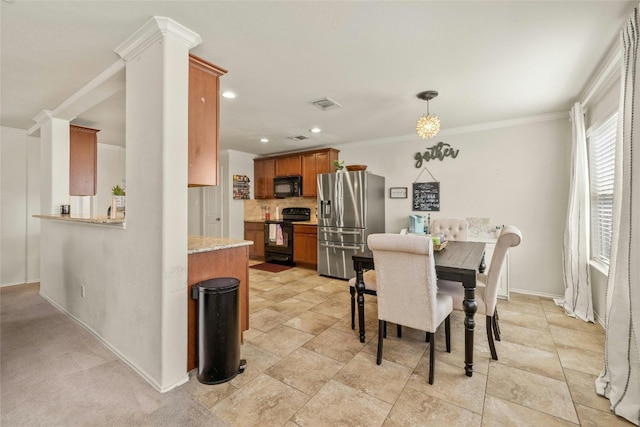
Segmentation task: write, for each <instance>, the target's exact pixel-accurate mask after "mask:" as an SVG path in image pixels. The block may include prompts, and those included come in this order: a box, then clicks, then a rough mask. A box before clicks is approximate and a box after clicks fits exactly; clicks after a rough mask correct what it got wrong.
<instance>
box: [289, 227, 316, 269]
mask: <svg viewBox="0 0 640 427" xmlns="http://www.w3.org/2000/svg"><path fill="white" fill-rule="evenodd" d="M293 261H294V262H295V263H296V264H300V265H301V266H305V267H310V268H314V269H315V268H317V265H318V227H317V226H315V225H305V224H293Z"/></svg>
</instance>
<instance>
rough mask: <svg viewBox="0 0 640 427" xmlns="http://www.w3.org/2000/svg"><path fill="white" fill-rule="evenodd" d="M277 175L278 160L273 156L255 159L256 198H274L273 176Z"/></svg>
mask: <svg viewBox="0 0 640 427" xmlns="http://www.w3.org/2000/svg"><path fill="white" fill-rule="evenodd" d="M275 176H276V161H275V159H273V158H269V157H267V158H264V159H255V160H254V161H253V180H254V181H255V190H254V191H255V193H254V197H255V198H256V199H273V178H274V177H275Z"/></svg>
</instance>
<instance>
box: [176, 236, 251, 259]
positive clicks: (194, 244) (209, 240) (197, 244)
mask: <svg viewBox="0 0 640 427" xmlns="http://www.w3.org/2000/svg"><path fill="white" fill-rule="evenodd" d="M250 245H253V242H252V241H251V240H239V239H227V238H222V237H207V236H194V235H191V234H190V235H189V243H188V248H187V254H189V255H191V254H197V253H201V252H211V251H219V250H223V249H230V248H238V247H241V246H250Z"/></svg>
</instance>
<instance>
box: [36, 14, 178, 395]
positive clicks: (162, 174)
mask: <svg viewBox="0 0 640 427" xmlns="http://www.w3.org/2000/svg"><path fill="white" fill-rule="evenodd" d="M150 22H151V21H150ZM148 24H149V23H148ZM151 24H152V26H153V23H152V22H151ZM174 24H175V23H174ZM175 25H179V24H175ZM173 27H174V25H172V28H173ZM148 29H149V28H148ZM156 31H157V28H156ZM187 33H188V30H186V29H185V30H184V31H181V37H180V38H178V37H170V36H163V37H161V38H157V39H156V38H154V33H153V32H152V31H146V32H144V31H143V32H141V33H139V34H142V35H144V36H148V37H149V38H150V39H149V42H148V43H141V45H140V46H139V47H140V49H139V50H136V49H131V50H128V49H123V51H124V52H125V54H130V53H131V54H133V55H134V57H133V58H129V59H131V60H129V61H128V62H127V66H126V82H127V83H126V85H127V87H126V119H127V128H126V141H127V144H126V178H127V223H126V229H118V228H113V227H109V226H103V225H83V224H79V223H67V222H61V221H48V220H44V221H42V224H41V230H42V233H41V249H42V252H41V253H42V263H41V271H42V278H41V288H40V289H41V294H42V295H43V296H45V297H46V298H48V299H49V300H50V301H52V302H53V303H55V304H57V305H58V306H59V307H61V308H62V309H64V310H65V311H67V312H68V313H69V314H70V315H72V316H74V317H75V318H76V319H78V320H79V321H80V322H82V323H83V324H85V325H86V326H87V327H88V328H89V329H91V330H92V331H94V332H95V333H96V334H97V335H98V336H99V337H100V338H101V339H102V340H103V341H104V342H105V343H107V344H108V345H109V346H110V347H111V348H112V349H114V350H115V351H116V352H118V354H119V355H120V356H121V357H122V358H123V359H124V360H125V361H126V362H127V363H129V364H130V365H131V366H132V367H134V369H136V370H137V371H138V372H139V373H140V374H141V375H142V376H143V377H144V378H146V379H147V381H149V382H150V383H151V384H153V385H154V386H155V387H156V388H158V389H159V390H168V389H171V388H172V387H175V386H176V385H179V384H180V383H182V382H184V381H186V380H188V375H187V372H186V360H187V304H186V302H187V203H188V197H187V164H188V159H187V157H188V156H187V146H188V118H187V110H188V53H189V52H188V49H189V48H188V47H187V46H186V45H185V44H184V43H185V42H186V36H187ZM183 41H184V42H183ZM140 50H142V52H140ZM132 52H133V53H132ZM43 142H44V138H43ZM45 155H46V152H45ZM54 190H55V189H54ZM43 197H44V196H43ZM81 286H84V287H85V297H82V296H81V292H80V289H81Z"/></svg>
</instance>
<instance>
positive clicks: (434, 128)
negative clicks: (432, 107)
mask: <svg viewBox="0 0 640 427" xmlns="http://www.w3.org/2000/svg"><path fill="white" fill-rule="evenodd" d="M416 96H417V97H418V98H420V99H422V100H424V101H427V113H426V114H423V115H422V116H420V117H419V118H418V121H417V122H416V133H417V134H418V135H419V136H420V137H421V138H422V139H430V138H433V137H434V136H436V135H437V134H438V132H440V119H439V118H438V117H437V116H434V115H431V114H429V101H430V100H431V99H433V98H435V97H436V96H438V92H437V91H435V90H425V91H424V92H420V93H419V94H417V95H416Z"/></svg>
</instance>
